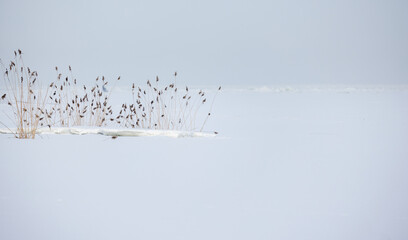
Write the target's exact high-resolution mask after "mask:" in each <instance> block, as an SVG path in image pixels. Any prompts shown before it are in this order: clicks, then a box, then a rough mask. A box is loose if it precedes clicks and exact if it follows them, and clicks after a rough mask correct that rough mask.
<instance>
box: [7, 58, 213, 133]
mask: <svg viewBox="0 0 408 240" xmlns="http://www.w3.org/2000/svg"><path fill="white" fill-rule="evenodd" d="M14 55H15V56H14V61H11V62H10V64H9V65H7V66H5V65H4V64H3V63H1V61H0V63H1V66H2V67H3V68H4V74H3V75H4V82H5V88H6V91H7V92H6V93H4V94H1V100H2V101H7V104H8V105H9V106H10V107H11V108H12V112H13V115H14V117H13V118H11V117H10V119H14V120H13V121H14V122H15V125H16V130H15V132H13V133H14V135H15V136H16V137H17V138H34V137H35V134H36V130H37V129H38V127H41V126H42V127H49V128H52V127H56V126H58V127H71V126H96V127H101V126H106V125H107V123H108V122H110V123H111V124H113V125H118V126H120V127H125V128H142V129H160V130H184V131H197V130H199V131H202V130H203V128H204V126H205V124H206V122H207V120H208V118H209V117H210V115H211V111H212V106H213V103H214V100H215V98H216V96H217V93H218V91H220V90H221V87H219V88H218V91H217V92H216V93H215V95H214V96H213V99H212V102H211V106H210V108H209V111H208V112H206V115H205V117H202V115H201V113H200V112H202V111H200V109H202V106H203V105H205V104H206V103H208V101H207V95H206V93H205V92H204V91H203V90H191V89H189V88H188V87H187V86H185V87H183V88H178V86H177V84H176V83H177V72H175V73H174V82H172V83H170V84H167V85H160V84H159V82H160V81H159V77H156V79H155V81H154V82H153V83H152V82H150V81H147V82H146V85H145V86H136V85H135V84H133V85H132V86H131V90H132V103H130V104H128V103H123V104H122V106H121V108H120V109H119V112H118V114H117V115H114V114H113V109H112V106H111V105H110V104H109V97H110V94H111V91H112V89H113V88H112V89H111V90H110V91H108V90H107V86H108V81H107V80H106V79H105V77H104V76H102V77H97V78H96V81H95V84H94V85H93V86H92V87H87V86H85V85H82V86H80V85H79V84H78V82H77V80H76V78H74V75H73V72H72V68H71V66H69V67H68V70H69V73H68V74H67V75H66V76H63V74H62V73H61V72H60V71H59V69H58V67H55V70H56V72H57V79H56V81H54V82H52V83H51V84H50V85H49V86H48V87H46V88H45V89H43V90H42V89H41V86H40V85H39V81H38V80H37V78H38V74H37V72H36V71H31V70H30V68H28V67H25V66H24V62H23V59H22V52H21V50H18V51H15V52H14ZM118 80H120V77H118V79H117V81H118ZM117 81H116V82H117ZM115 85H116V83H115ZM43 91H45V93H43ZM0 123H1V122H0ZM1 124H3V123H1ZM3 125H4V124H3ZM4 126H5V125H4ZM6 127H7V126H6Z"/></svg>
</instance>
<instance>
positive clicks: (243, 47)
mask: <svg viewBox="0 0 408 240" xmlns="http://www.w3.org/2000/svg"><path fill="white" fill-rule="evenodd" d="M0 30H1V35H0V36H1V37H0V57H1V58H2V59H3V60H9V59H10V58H11V57H12V56H13V50H14V49H17V48H21V49H22V50H23V52H24V53H25V61H26V63H27V65H30V66H32V68H35V69H36V70H38V71H39V73H40V77H42V78H43V81H51V80H53V79H55V76H56V74H55V72H54V70H53V68H54V66H55V65H58V66H59V67H60V68H61V67H66V68H67V66H68V64H71V65H72V67H73V69H74V70H75V74H76V77H77V78H78V79H79V80H80V81H83V82H84V81H93V80H94V78H96V76H97V75H105V76H108V77H111V78H113V77H114V76H118V75H121V76H122V79H123V81H124V83H131V82H144V81H145V80H146V79H148V78H149V79H153V78H154V76H155V75H159V76H160V77H161V78H162V79H168V78H170V76H171V74H172V72H173V71H178V72H179V75H180V77H181V79H182V80H183V81H184V82H185V83H187V84H189V85H209V84H211V85H219V84H221V85H264V84H306V83H311V84H319V83H324V84H362V83H372V84H379V83H380V84H384V83H393V84H396V83H404V84H406V83H408V1H395V0H394V1H392V0H391V1H380V0H371V1H368V0H367V1H362V0H353V1H349V0H333V1H323V0H322V1H320V0H315V1H301V0H293V1H266V0H265V1H259V0H250V1H243V0H236V1H223V0H217V1H215V0H206V1H187V0H176V1H164V0H158V1H152V0H149V1H96V0H94V1H54V0H43V1H28V0H26V1H18V0H13V1H4V0H0Z"/></svg>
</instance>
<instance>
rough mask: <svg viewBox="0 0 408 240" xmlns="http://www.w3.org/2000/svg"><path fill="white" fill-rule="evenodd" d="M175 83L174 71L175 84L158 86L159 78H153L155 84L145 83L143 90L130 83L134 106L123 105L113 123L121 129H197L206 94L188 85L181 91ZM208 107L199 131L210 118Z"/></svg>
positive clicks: (205, 101)
mask: <svg viewBox="0 0 408 240" xmlns="http://www.w3.org/2000/svg"><path fill="white" fill-rule="evenodd" d="M176 80H177V72H175V73H174V82H173V83H170V84H168V85H164V86H160V85H159V77H156V80H155V81H154V83H152V82H150V81H149V80H148V81H147V82H146V86H145V87H140V86H135V84H133V85H132V99H133V103H132V104H129V105H128V104H122V108H121V110H120V112H119V114H118V116H117V117H116V118H115V119H114V121H116V123H117V124H119V125H120V126H122V127H131V128H147V129H161V130H184V131H195V130H198V126H197V116H198V114H199V110H200V108H201V107H202V106H203V105H204V104H206V103H207V98H206V97H207V96H206V93H205V92H204V91H202V90H200V91H198V92H197V91H191V90H190V89H189V88H188V87H187V86H185V87H184V88H181V89H180V88H178V87H177V85H176V82H177V81H176ZM218 90H221V87H220V88H219V89H218ZM216 95H217V94H215V95H214V99H215V97H216ZM211 108H212V105H211ZM211 108H210V112H208V113H207V115H206V117H205V120H204V122H203V123H202V125H201V128H199V130H200V131H202V130H203V128H204V125H205V123H206V121H207V119H208V117H209V116H210V115H211Z"/></svg>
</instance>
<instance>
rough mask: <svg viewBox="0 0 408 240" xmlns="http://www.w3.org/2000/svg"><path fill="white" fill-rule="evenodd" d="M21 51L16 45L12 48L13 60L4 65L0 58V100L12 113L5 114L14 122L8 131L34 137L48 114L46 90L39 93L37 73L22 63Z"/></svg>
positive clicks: (17, 135) (19, 136) (18, 135)
mask: <svg viewBox="0 0 408 240" xmlns="http://www.w3.org/2000/svg"><path fill="white" fill-rule="evenodd" d="M22 55H23V53H22V52H21V50H20V49H19V50H17V51H14V60H13V61H10V63H9V64H8V65H4V64H3V63H2V62H1V61H0V65H1V67H2V68H3V69H2V70H3V80H4V85H5V90H6V93H3V94H1V100H2V101H6V102H7V104H8V105H9V106H10V107H11V109H12V113H13V115H14V116H13V117H10V116H9V118H10V119H11V120H12V121H13V122H14V124H15V126H16V129H15V130H13V131H12V132H13V134H14V135H15V137H17V138H35V134H36V130H37V128H38V127H39V126H41V125H44V122H46V121H47V118H48V116H47V115H46V114H45V112H44V109H45V104H46V98H47V94H48V92H47V91H46V92H45V93H43V91H42V89H41V86H40V85H39V81H37V80H38V79H37V78H38V73H37V72H36V71H32V70H31V69H30V68H29V67H25V65H24V61H23V59H22ZM2 125H4V124H3V123H2ZM4 126H5V125H4Z"/></svg>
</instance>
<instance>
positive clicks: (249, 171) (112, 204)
mask: <svg viewBox="0 0 408 240" xmlns="http://www.w3.org/2000/svg"><path fill="white" fill-rule="evenodd" d="M407 102H408V90H407V88H405V87H386V88H381V87H363V88H362V87H347V88H327V87H326V88H314V87H309V88H286V87H284V88H270V87H261V88H247V89H240V88H227V89H226V90H225V91H223V92H222V93H221V94H220V95H219V96H218V97H217V100H216V103H215V104H214V109H213V116H212V118H210V119H209V121H208V123H207V125H206V128H205V129H206V130H208V131H218V132H219V135H218V136H217V137H211V138H169V137H161V136H158V137H157V136H156V137H119V138H117V139H111V138H109V137H106V136H100V135H84V136H74V135H42V136H38V137H37V138H36V139H35V140H18V139H14V138H13V137H12V135H6V134H0V151H1V153H0V154H1V155H0V239H4V240H13V239H16V240H17V239H38V240H45V239H67V240H68V239H70V240H71V239H84V240H85V239H86V240H89V239H100V240H101V239H158V240H159V239H160V240H161V239H189V240H190V239H202V240H204V239H205V240H207V239H234V240H239V239H257V240H262V239H265V240H266V239H321V240H327V239H331V240H335V239H339V240H340V239H341V240H343V239H359V240H361V239H369V240H375V239H407V238H408V228H407V226H408V204H407V203H408V174H407V170H408V147H407V143H408V108H407ZM0 119H3V116H2V117H1V118H0Z"/></svg>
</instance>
